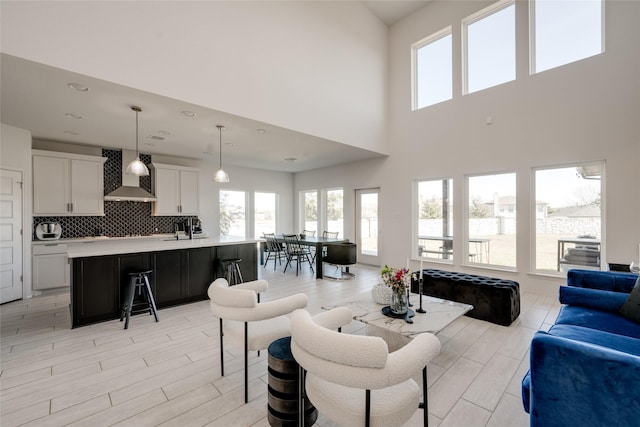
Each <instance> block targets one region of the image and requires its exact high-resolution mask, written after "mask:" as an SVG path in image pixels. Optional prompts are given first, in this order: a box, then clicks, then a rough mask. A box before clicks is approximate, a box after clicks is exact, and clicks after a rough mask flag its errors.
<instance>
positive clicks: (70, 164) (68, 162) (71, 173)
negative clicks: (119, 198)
mask: <svg viewBox="0 0 640 427" xmlns="http://www.w3.org/2000/svg"><path fill="white" fill-rule="evenodd" d="M106 160H107V159H106V158H105V157H97V156H85V155H80V154H70V153H60V152H54V151H41V150H33V214H34V215H41V216H45V215H46V216H82V215H104V166H103V165H104V162H105V161H106Z"/></svg>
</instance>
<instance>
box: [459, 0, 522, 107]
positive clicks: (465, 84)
mask: <svg viewBox="0 0 640 427" xmlns="http://www.w3.org/2000/svg"><path fill="white" fill-rule="evenodd" d="M511 6H514V17H513V37H514V52H513V60H514V63H513V79H512V80H507V81H504V82H501V83H498V84H494V85H492V86H488V87H484V88H482V89H477V90H474V91H473V92H469V42H468V40H469V39H468V37H469V31H468V28H469V26H470V25H473V24H475V23H476V22H479V21H481V20H483V19H485V18H487V17H489V16H491V15H493V14H495V13H498V12H500V11H502V10H504V9H506V8H508V7H511ZM516 8H517V5H516V1H515V0H500V1H498V2H496V3H494V4H492V5H490V6H488V7H486V8H484V9H482V10H480V11H478V12H476V13H474V14H472V15H469V16H467V17H466V18H464V19H462V21H461V27H462V40H461V47H462V95H470V94H472V93H476V92H480V91H483V90H486V89H491V88H493V87H496V86H500V85H502V84H505V83H509V82H512V81H515V80H516V79H517V55H518V46H517V33H518V28H517V10H516Z"/></svg>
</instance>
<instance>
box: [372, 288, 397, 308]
mask: <svg viewBox="0 0 640 427" xmlns="http://www.w3.org/2000/svg"><path fill="white" fill-rule="evenodd" d="M391 294H392V291H391V287H389V286H388V285H385V284H384V283H378V284H377V285H375V286H374V287H373V288H371V295H372V296H373V300H374V301H375V302H376V304H380V305H389V304H391Z"/></svg>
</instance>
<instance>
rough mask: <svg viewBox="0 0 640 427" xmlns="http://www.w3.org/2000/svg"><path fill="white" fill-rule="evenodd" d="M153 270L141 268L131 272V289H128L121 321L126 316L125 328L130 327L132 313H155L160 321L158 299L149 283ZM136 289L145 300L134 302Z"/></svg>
mask: <svg viewBox="0 0 640 427" xmlns="http://www.w3.org/2000/svg"><path fill="white" fill-rule="evenodd" d="M152 271H153V270H140V271H132V272H130V273H129V289H128V290H127V296H126V300H125V302H124V304H122V312H121V313H120V321H121V322H122V319H124V318H125V317H126V320H125V322H124V328H125V329H129V318H130V317H131V314H138V313H145V312H149V314H153V316H154V317H155V319H156V322H157V321H158V311H157V309H156V301H155V299H154V298H153V292H151V286H150V285H149V274H151V272H152ZM136 290H137V291H138V295H139V296H140V295H141V296H142V297H143V298H144V301H137V302H134V300H135V297H136Z"/></svg>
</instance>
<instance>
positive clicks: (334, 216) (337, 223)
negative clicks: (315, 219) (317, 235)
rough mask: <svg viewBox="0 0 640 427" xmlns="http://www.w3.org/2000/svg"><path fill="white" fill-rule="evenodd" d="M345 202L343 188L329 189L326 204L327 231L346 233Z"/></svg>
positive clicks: (340, 234) (339, 234)
mask: <svg viewBox="0 0 640 427" xmlns="http://www.w3.org/2000/svg"><path fill="white" fill-rule="evenodd" d="M343 206H344V204H343V191H342V188H339V189H334V190H327V205H326V211H325V212H326V213H325V217H326V221H327V228H326V231H333V232H336V231H337V232H338V236H341V237H342V236H343V235H344V224H343V222H344V207H343Z"/></svg>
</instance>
